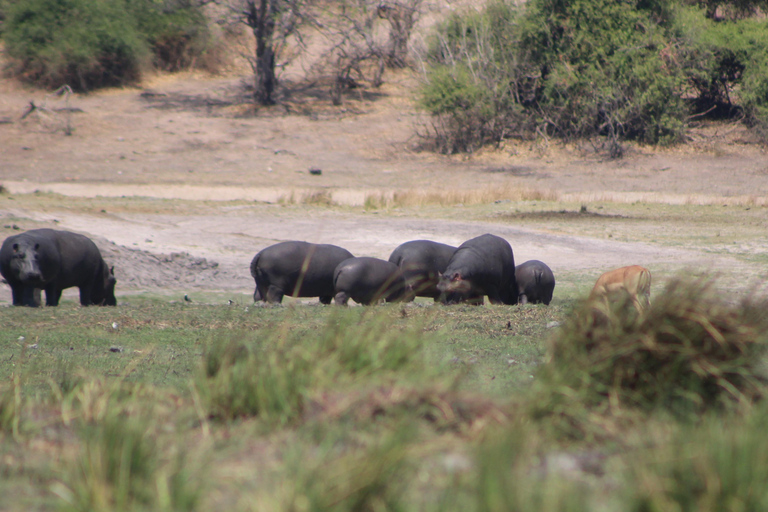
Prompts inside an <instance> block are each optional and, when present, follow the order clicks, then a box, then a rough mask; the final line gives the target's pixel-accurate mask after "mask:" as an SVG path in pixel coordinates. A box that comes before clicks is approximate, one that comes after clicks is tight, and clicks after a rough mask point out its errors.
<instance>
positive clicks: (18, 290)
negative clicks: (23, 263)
mask: <svg viewBox="0 0 768 512" xmlns="http://www.w3.org/2000/svg"><path fill="white" fill-rule="evenodd" d="M11 296H12V297H13V305H14V306H24V305H25V304H24V287H23V286H22V285H19V284H16V285H14V284H12V285H11Z"/></svg>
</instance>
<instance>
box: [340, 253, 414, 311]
mask: <svg viewBox="0 0 768 512" xmlns="http://www.w3.org/2000/svg"><path fill="white" fill-rule="evenodd" d="M333 284H334V286H335V289H336V297H335V298H334V300H335V301H336V304H338V305H340V306H346V305H347V302H348V301H349V299H352V300H354V301H355V302H357V303H359V304H365V305H366V306H367V305H370V304H375V303H377V302H379V301H380V300H381V299H384V300H386V301H387V302H397V301H401V300H403V299H404V298H406V296H407V288H406V284H405V278H404V277H403V273H402V272H401V270H400V268H399V267H398V266H397V265H395V264H394V263H390V262H389V261H384V260H380V259H378V258H368V257H363V258H350V259H348V260H344V261H342V262H341V263H340V264H339V266H338V267H336V271H335V272H334V273H333Z"/></svg>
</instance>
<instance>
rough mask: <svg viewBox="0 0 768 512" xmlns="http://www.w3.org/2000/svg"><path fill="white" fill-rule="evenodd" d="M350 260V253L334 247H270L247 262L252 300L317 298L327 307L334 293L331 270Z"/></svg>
mask: <svg viewBox="0 0 768 512" xmlns="http://www.w3.org/2000/svg"><path fill="white" fill-rule="evenodd" d="M352 257H353V255H352V253H351V252H349V251H348V250H346V249H343V248H341V247H338V246H335V245H327V244H312V243H309V242H298V241H289V242H280V243H278V244H275V245H270V246H269V247H266V248H264V249H262V250H261V251H260V252H259V253H258V254H256V256H254V258H253V260H252V261H251V275H252V276H253V279H254V281H256V290H255V291H254V292H253V301H254V302H258V301H260V300H263V301H264V302H271V303H278V304H279V303H280V302H282V301H283V296H284V295H288V296H289V297H320V302H322V303H323V304H330V303H331V300H332V299H333V296H334V294H335V291H334V289H333V271H334V270H336V267H337V266H338V265H339V263H341V262H342V261H344V260H346V259H349V258H352Z"/></svg>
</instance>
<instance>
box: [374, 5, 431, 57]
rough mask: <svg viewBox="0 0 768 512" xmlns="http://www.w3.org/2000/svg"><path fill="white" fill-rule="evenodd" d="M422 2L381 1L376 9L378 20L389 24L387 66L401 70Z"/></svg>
mask: <svg viewBox="0 0 768 512" xmlns="http://www.w3.org/2000/svg"><path fill="white" fill-rule="evenodd" d="M422 1H423V0H382V1H381V2H380V3H379V5H378V8H377V13H378V15H379V17H380V18H384V19H386V20H387V21H388V22H389V26H390V28H389V43H388V45H387V53H386V58H387V65H388V66H389V67H392V68H403V67H405V65H406V59H407V57H408V40H409V39H410V38H411V31H412V30H413V27H414V25H416V22H417V21H418V20H419V16H420V15H421V4H422Z"/></svg>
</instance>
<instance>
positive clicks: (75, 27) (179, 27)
mask: <svg viewBox="0 0 768 512" xmlns="http://www.w3.org/2000/svg"><path fill="white" fill-rule="evenodd" d="M3 39H4V41H5V47H6V51H7V52H8V55H9V57H10V60H11V72H12V74H14V75H15V76H18V77H20V78H21V79H23V80H25V81H29V82H34V83H37V84H39V85H41V86H45V87H59V86H61V85H64V84H68V85H70V86H71V87H72V88H73V89H77V90H81V91H87V90H91V89H94V88H98V87H104V86H114V85H118V86H119V85H126V84H130V83H134V82H136V81H138V80H139V79H140V77H141V73H142V69H143V68H144V67H145V66H146V63H147V61H148V59H149V56H150V54H152V53H153V54H154V55H155V61H156V64H157V65H158V66H160V67H162V68H164V69H168V70H176V69H180V68H182V67H185V66H188V65H190V64H191V63H192V61H193V60H194V57H195V56H196V55H199V54H200V53H201V52H203V51H204V50H205V48H206V45H207V42H208V33H207V29H206V21H205V18H204V17H203V15H202V12H201V11H200V8H199V7H197V4H194V3H192V2H189V1H182V2H180V3H172V2H170V1H162V0H140V1H126V0H117V1H107V0H30V1H26V0H24V1H19V0H14V1H11V2H10V6H9V7H8V9H7V19H6V21H5V22H4V24H3Z"/></svg>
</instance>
